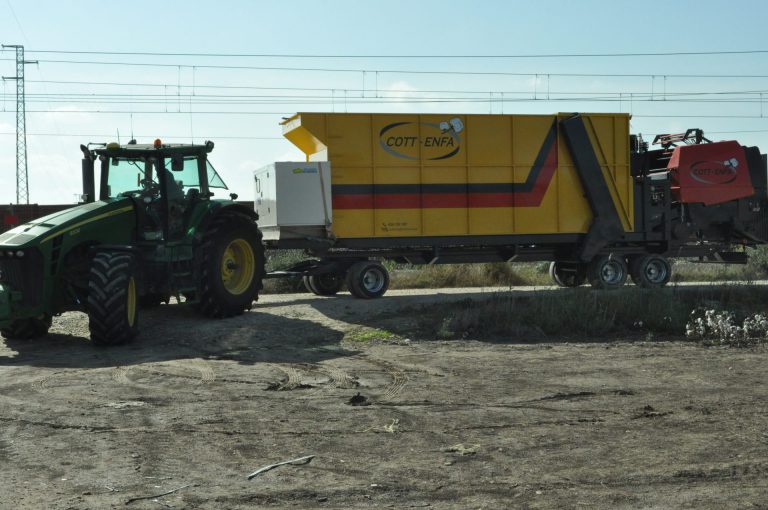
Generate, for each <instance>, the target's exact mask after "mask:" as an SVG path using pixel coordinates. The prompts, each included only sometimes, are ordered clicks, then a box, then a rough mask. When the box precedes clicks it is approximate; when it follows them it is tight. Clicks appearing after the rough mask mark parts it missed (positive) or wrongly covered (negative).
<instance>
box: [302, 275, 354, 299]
mask: <svg viewBox="0 0 768 510" xmlns="http://www.w3.org/2000/svg"><path fill="white" fill-rule="evenodd" d="M304 286H305V287H306V288H307V290H309V291H310V292H312V293H313V294H315V295H318V296H333V295H335V294H338V292H339V291H340V290H341V288H342V287H343V286H344V275H341V274H338V273H324V274H318V275H312V276H305V277H304Z"/></svg>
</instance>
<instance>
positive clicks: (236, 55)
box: [27, 50, 768, 59]
mask: <svg viewBox="0 0 768 510" xmlns="http://www.w3.org/2000/svg"><path fill="white" fill-rule="evenodd" d="M27 51H29V52H33V53H47V54H54V55H121V56H141V57H207V58H208V57H210V58H324V59H325V58H327V59H342V58H350V59H352V58H354V59H365V58H375V59H387V58H397V59H403V58H408V59H494V58H498V59H514V58H602V57H677V56H698V55H702V56H705V55H754V54H765V53H768V50H714V51H660V52H623V53H620V52H614V53H519V54H496V55H493V54H479V55H478V54H475V55H461V54H453V55H437V54H422V55H403V54H400V55H392V54H390V55H381V54H377V55H360V54H340V55H329V54H318V53H186V52H183V53H182V52H178V53H174V52H156V51H95V50H27Z"/></svg>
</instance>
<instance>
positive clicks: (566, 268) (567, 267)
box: [549, 261, 587, 287]
mask: <svg viewBox="0 0 768 510" xmlns="http://www.w3.org/2000/svg"><path fill="white" fill-rule="evenodd" d="M549 277H550V278H551V279H552V281H553V282H554V283H555V285H559V286H560V287H578V286H579V285H582V284H583V283H584V282H585V281H586V279H587V275H586V270H585V268H584V264H574V263H570V264H569V263H566V262H558V261H554V262H552V263H551V264H550V265H549Z"/></svg>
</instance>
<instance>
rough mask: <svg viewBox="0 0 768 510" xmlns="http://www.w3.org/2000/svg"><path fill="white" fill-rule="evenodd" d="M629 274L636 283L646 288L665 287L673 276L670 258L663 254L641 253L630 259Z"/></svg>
mask: <svg viewBox="0 0 768 510" xmlns="http://www.w3.org/2000/svg"><path fill="white" fill-rule="evenodd" d="M629 275H630V276H631V277H632V281H633V282H635V285H638V286H640V287H645V288H649V289H650V288H658V287H663V286H664V285H666V284H667V283H669V279H670V278H671V276H672V266H670V264H669V260H667V259H666V258H665V257H662V256H661V255H655V254H654V255H644V256H643V255H641V256H638V257H633V258H631V259H630V261H629Z"/></svg>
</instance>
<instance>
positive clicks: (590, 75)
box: [0, 59, 768, 79]
mask: <svg viewBox="0 0 768 510" xmlns="http://www.w3.org/2000/svg"><path fill="white" fill-rule="evenodd" d="M0 60H11V59H0ZM39 62H41V63H46V64H77V65H106V66H135V67H163V68H176V69H181V68H184V69H230V70H247V71H293V72H324V73H379V74H413V75H457V76H522V77H529V78H530V77H541V78H543V77H548V76H550V77H551V76H554V77H569V78H713V79H714V78H717V79H737V78H768V74H672V73H548V72H506V71H454V70H440V71H438V70H424V69H420V70H409V69H350V68H332V67H273V66H244V65H238V66H236V65H216V64H189V63H187V64H185V63H159V62H120V61H108V60H102V61H97V60H39Z"/></svg>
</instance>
